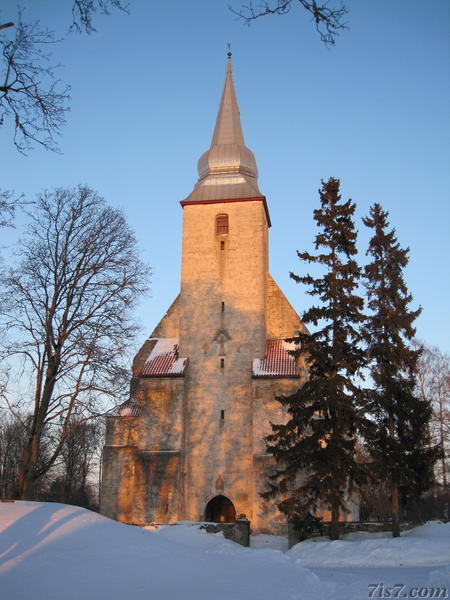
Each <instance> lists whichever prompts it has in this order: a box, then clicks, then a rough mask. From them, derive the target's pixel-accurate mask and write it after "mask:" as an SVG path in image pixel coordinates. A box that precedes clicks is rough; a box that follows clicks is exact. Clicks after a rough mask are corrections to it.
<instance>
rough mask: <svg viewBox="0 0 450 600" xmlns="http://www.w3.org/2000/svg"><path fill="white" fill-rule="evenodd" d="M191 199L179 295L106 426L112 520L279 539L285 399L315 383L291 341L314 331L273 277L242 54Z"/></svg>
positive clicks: (106, 493) (185, 205) (106, 494)
mask: <svg viewBox="0 0 450 600" xmlns="http://www.w3.org/2000/svg"><path fill="white" fill-rule="evenodd" d="M198 171H199V179H198V181H197V183H196V185H195V187H194V189H193V191H192V192H191V194H190V195H189V196H188V197H187V198H186V199H185V200H183V201H181V203H180V204H181V206H182V209H183V243H182V265H181V286H180V293H179V295H178V297H177V298H176V300H175V301H174V302H173V304H172V305H171V307H170V308H169V310H168V312H167V313H166V315H165V316H164V317H163V319H162V320H161V322H160V323H159V324H158V326H157V327H156V329H155V330H154V332H153V333H152V334H151V336H150V338H149V339H148V340H147V341H146V342H145V344H144V345H143V347H142V348H141V350H140V351H139V352H138V354H137V356H136V357H135V360H134V363H133V378H132V383H131V397H130V400H129V401H128V402H126V403H125V404H124V405H122V406H121V407H120V408H119V409H118V411H117V412H116V413H114V414H113V415H111V416H110V417H108V419H107V437H106V445H105V447H104V452H103V483H102V491H101V512H102V513H103V514H105V515H107V516H110V517H113V518H115V519H118V520H121V521H124V522H131V523H146V522H151V521H159V522H174V521H177V520H194V521H198V520H209V521H232V520H234V519H235V517H236V515H239V514H241V513H244V514H245V515H246V516H247V518H249V519H250V520H251V521H252V527H253V529H254V530H256V531H258V530H259V531H267V532H279V531H281V530H282V521H283V519H282V517H281V515H279V514H278V512H277V510H276V508H275V505H274V503H267V502H265V501H263V500H262V499H261V497H260V493H261V491H263V490H264V489H265V488H266V486H267V474H268V472H269V471H270V469H271V468H272V464H273V459H272V457H271V456H270V455H268V454H266V449H265V444H264V437H265V436H266V435H267V434H268V433H270V431H271V427H270V422H271V421H272V422H275V423H276V422H278V423H279V422H281V421H283V420H284V419H285V416H284V415H283V413H282V411H281V408H280V405H279V403H278V402H277V401H276V400H275V396H276V395H279V394H288V393H291V392H293V391H294V390H295V389H296V388H297V387H298V386H299V385H300V384H301V379H302V377H304V372H303V369H302V366H301V365H299V364H298V361H296V360H295V359H294V358H293V357H292V356H291V355H290V354H289V353H288V351H289V349H292V345H291V344H289V343H288V342H286V341H285V338H289V337H292V336H294V335H296V334H297V333H298V331H299V330H303V325H302V323H301V321H300V319H299V317H298V315H297V314H296V313H295V311H294V310H293V308H292V307H291V306H290V304H289V302H288V301H287V300H286V298H285V296H284V295H283V294H282V292H281V291H280V289H279V288H278V286H277V284H276V283H275V282H274V280H273V279H272V277H271V276H270V274H269V270H268V263H269V260H268V229H269V227H270V217H269V211H268V207H267V203H266V198H265V197H264V196H263V195H262V194H261V192H260V190H259V187H258V169H257V166H256V161H255V157H254V156H253V153H252V152H251V150H249V148H247V147H246V145H245V142H244V136H243V133H242V127H241V121H240V114H239V108H238V104H237V99H236V94H235V90H234V85H233V79H232V71H231V54H230V53H229V55H228V64H227V71H226V77H225V85H224V89H223V93H222V98H221V101H220V106H219V112H218V115H217V120H216V125H215V129H214V133H213V137H212V141H211V146H210V148H209V150H207V151H206V152H205V153H204V154H203V155H202V156H201V157H200V160H199V162H198Z"/></svg>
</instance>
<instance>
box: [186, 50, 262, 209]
mask: <svg viewBox="0 0 450 600" xmlns="http://www.w3.org/2000/svg"><path fill="white" fill-rule="evenodd" d="M227 46H228V53H227V56H228V61H227V72H226V77H225V85H224V88H223V92H222V98H221V101H220V106H219V112H218V114H217V119H216V126H215V128H214V133H213V137H212V140H211V146H210V148H209V150H207V151H206V152H205V153H204V154H203V155H202V156H201V157H200V160H199V161H198V174H199V180H198V182H197V184H196V186H195V188H194V190H193V192H192V193H191V194H190V196H189V197H188V199H189V200H194V201H200V202H201V201H203V200H214V199H231V198H253V197H256V196H261V192H260V191H259V189H258V182H257V178H258V169H257V166H256V161H255V157H254V156H253V153H252V151H251V150H250V149H249V148H247V146H246V145H245V142H244V136H243V134H242V127H241V118H240V114H239V107H238V103H237V99H236V93H235V91H234V85H233V77H232V74H231V44H230V43H229V42H228V44H227Z"/></svg>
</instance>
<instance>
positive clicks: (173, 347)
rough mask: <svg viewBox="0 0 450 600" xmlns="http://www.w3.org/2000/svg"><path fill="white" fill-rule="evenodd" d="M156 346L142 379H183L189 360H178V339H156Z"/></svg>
mask: <svg viewBox="0 0 450 600" xmlns="http://www.w3.org/2000/svg"><path fill="white" fill-rule="evenodd" d="M154 339H156V344H155V346H154V347H153V350H152V351H151V353H150V356H149V357H148V358H147V360H146V362H145V365H144V367H143V369H142V371H141V372H140V373H139V375H140V376H141V377H182V376H183V375H184V371H185V369H186V365H187V358H178V340H177V339H176V338H154Z"/></svg>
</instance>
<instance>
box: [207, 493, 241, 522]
mask: <svg viewBox="0 0 450 600" xmlns="http://www.w3.org/2000/svg"><path fill="white" fill-rule="evenodd" d="M205 521H209V522H210V523H234V522H235V521H236V509H235V508H234V504H233V503H232V502H231V500H229V499H228V498H227V497H226V496H215V497H214V498H213V499H212V500H210V501H209V502H208V504H207V505H206V508H205Z"/></svg>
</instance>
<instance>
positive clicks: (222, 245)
mask: <svg viewBox="0 0 450 600" xmlns="http://www.w3.org/2000/svg"><path fill="white" fill-rule="evenodd" d="M220 249H221V250H225V242H220Z"/></svg>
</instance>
